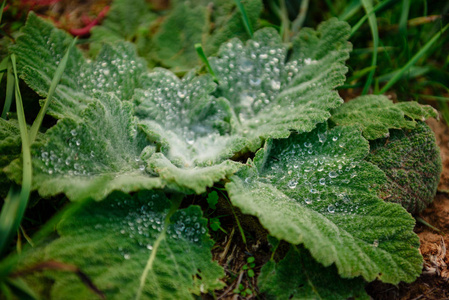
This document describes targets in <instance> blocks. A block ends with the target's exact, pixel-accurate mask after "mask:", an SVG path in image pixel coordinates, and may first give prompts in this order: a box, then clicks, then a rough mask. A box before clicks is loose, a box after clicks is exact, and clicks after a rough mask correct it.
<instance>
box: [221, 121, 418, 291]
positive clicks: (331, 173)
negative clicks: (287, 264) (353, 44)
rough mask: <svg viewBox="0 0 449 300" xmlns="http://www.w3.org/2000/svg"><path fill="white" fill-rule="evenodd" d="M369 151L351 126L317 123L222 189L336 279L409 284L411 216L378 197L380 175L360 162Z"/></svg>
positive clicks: (413, 270)
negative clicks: (327, 268) (329, 127)
mask: <svg viewBox="0 0 449 300" xmlns="http://www.w3.org/2000/svg"><path fill="white" fill-rule="evenodd" d="M368 151H369V146H368V142H367V141H366V140H365V139H364V138H363V137H362V136H361V134H360V132H359V131H358V130H356V129H355V128H352V127H335V128H334V129H332V130H330V131H326V130H325V128H324V126H323V127H321V128H319V129H317V130H314V131H313V132H311V133H309V134H302V135H295V136H292V137H290V138H289V139H284V140H278V141H271V142H269V143H268V144H267V146H266V147H265V149H262V150H260V151H259V152H258V153H257V154H256V157H255V159H254V163H252V167H247V168H246V169H244V170H242V171H240V172H239V173H238V176H233V177H232V179H231V182H230V183H228V184H227V185H226V188H227V190H228V192H229V195H230V199H231V202H232V203H233V205H235V206H237V207H239V208H240V209H241V211H242V212H243V213H247V214H251V215H254V216H257V217H258V218H259V220H260V222H261V224H262V225H263V226H264V227H265V228H266V229H267V230H268V231H269V233H270V234H271V235H273V236H274V237H276V238H278V239H282V240H285V241H287V242H289V243H292V244H304V246H305V247H306V248H307V249H308V250H309V251H310V252H311V254H312V256H313V257H314V258H315V259H316V260H317V261H318V262H320V263H322V264H323V265H324V266H329V265H331V264H335V265H336V267H337V269H338V273H339V274H340V275H341V276H342V277H349V278H351V277H356V276H362V277H363V278H364V279H365V280H367V281H372V280H374V279H376V278H377V279H380V280H381V281H384V282H389V283H398V282H399V281H406V282H411V281H413V280H414V279H415V278H416V276H418V275H419V274H420V273H421V265H422V258H421V255H420V254H419V251H418V248H419V241H418V238H417V236H416V235H415V234H414V233H413V227H414V219H413V218H412V217H411V216H410V215H409V214H408V213H407V212H406V211H405V210H403V208H402V207H400V206H399V205H396V204H393V203H386V202H384V201H382V200H381V199H379V198H377V196H376V191H377V189H378V188H379V187H380V186H381V185H382V184H384V183H385V180H386V178H385V174H384V173H383V172H382V171H381V170H380V169H378V168H377V167H376V166H374V165H372V164H370V163H368V162H366V161H364V160H363V159H364V158H365V157H366V155H367V154H368ZM250 163H251V162H250Z"/></svg>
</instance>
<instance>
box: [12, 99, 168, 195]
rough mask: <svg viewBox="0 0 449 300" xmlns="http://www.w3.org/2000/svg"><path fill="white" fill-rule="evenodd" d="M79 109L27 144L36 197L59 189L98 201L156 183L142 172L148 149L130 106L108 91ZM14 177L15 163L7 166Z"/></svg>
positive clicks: (159, 181)
mask: <svg viewBox="0 0 449 300" xmlns="http://www.w3.org/2000/svg"><path fill="white" fill-rule="evenodd" d="M97 96H98V97H100V99H101V102H100V101H95V102H93V103H91V104H89V106H88V107H87V108H86V109H85V111H84V112H83V113H82V114H81V118H82V121H79V122H78V121H76V120H72V119H68V118H65V119H63V120H60V121H59V122H58V123H57V125H55V126H54V127H52V128H51V129H49V130H48V131H47V133H46V136H47V142H46V143H45V144H41V145H39V144H36V145H34V147H33V157H34V159H33V166H34V174H33V177H34V180H35V181H34V187H35V188H37V189H38V190H39V193H40V194H41V195H42V196H44V197H45V196H52V195H56V194H59V193H65V194H66V195H67V197H68V198H69V199H71V200H73V201H77V200H82V199H85V198H89V197H91V198H93V199H95V200H101V199H103V198H105V197H106V196H107V195H108V194H109V193H110V192H112V191H113V190H121V191H124V192H132V191H138V190H140V189H152V188H157V187H161V186H162V181H161V179H160V178H155V177H153V176H150V175H149V174H147V173H146V172H145V171H144V169H145V165H144V162H143V161H142V160H144V159H145V158H146V157H149V156H150V155H151V154H152V153H154V151H155V149H154V147H153V146H149V145H148V142H147V141H146V138H145V135H144V134H143V133H142V132H141V131H138V130H137V129H138V128H137V124H136V123H137V122H136V119H135V117H133V116H132V105H131V103H129V102H121V101H120V100H119V99H118V98H117V97H116V96H115V95H114V94H112V93H109V94H103V95H97ZM9 170H10V173H12V176H13V177H14V175H15V177H16V179H17V176H18V174H16V173H17V172H19V171H20V168H17V167H15V166H13V165H12V166H10V167H9Z"/></svg>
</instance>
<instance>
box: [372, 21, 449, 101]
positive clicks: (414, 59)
mask: <svg viewBox="0 0 449 300" xmlns="http://www.w3.org/2000/svg"><path fill="white" fill-rule="evenodd" d="M448 28H449V24H447V25H446V26H444V28H442V29H441V30H440V31H439V32H438V33H437V34H435V35H434V36H433V37H432V38H431V39H430V41H428V42H427V43H426V44H425V45H424V47H422V48H421V50H419V51H418V52H417V53H416V54H415V55H414V56H413V57H412V58H411V59H410V60H409V61H408V62H407V64H405V66H403V67H402V68H401V69H400V70H399V72H397V73H396V74H395V76H393V78H391V79H390V81H388V82H387V84H386V85H384V86H383V87H382V89H381V90H380V91H379V94H383V93H385V92H386V91H387V90H388V89H389V88H390V87H392V86H393V85H394V84H395V83H396V81H398V80H399V79H400V78H401V77H402V75H403V74H404V73H405V72H406V71H407V70H408V69H410V68H411V67H412V66H413V65H414V64H415V63H416V62H417V61H418V60H419V59H420V58H421V57H423V56H424V55H425V54H426V53H427V51H429V49H430V47H432V46H433V44H435V42H436V41H437V40H438V39H439V38H440V36H441V35H442V34H443V33H444V32H445V31H446V30H447V29H448Z"/></svg>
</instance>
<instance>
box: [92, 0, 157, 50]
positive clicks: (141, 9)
mask: <svg viewBox="0 0 449 300" xmlns="http://www.w3.org/2000/svg"><path fill="white" fill-rule="evenodd" d="M155 18H156V15H155V14H154V13H152V12H151V11H150V10H149V7H148V5H147V3H146V2H145V0H114V1H112V4H111V8H110V9H109V11H108V14H107V17H106V18H105V19H104V20H103V21H102V24H101V26H95V27H93V28H92V30H91V39H92V40H94V41H102V42H115V41H119V40H126V41H133V39H134V38H136V36H137V35H138V32H139V30H140V29H141V28H143V27H144V26H145V25H148V23H149V22H150V21H153V20H154V19H155Z"/></svg>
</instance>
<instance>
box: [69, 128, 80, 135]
mask: <svg viewBox="0 0 449 300" xmlns="http://www.w3.org/2000/svg"><path fill="white" fill-rule="evenodd" d="M70 134H71V135H73V136H76V135H77V134H78V133H77V132H76V130H75V129H72V130H71V131H70Z"/></svg>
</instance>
